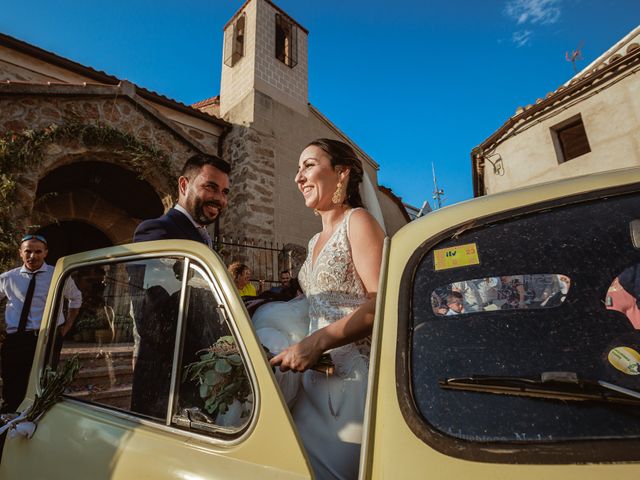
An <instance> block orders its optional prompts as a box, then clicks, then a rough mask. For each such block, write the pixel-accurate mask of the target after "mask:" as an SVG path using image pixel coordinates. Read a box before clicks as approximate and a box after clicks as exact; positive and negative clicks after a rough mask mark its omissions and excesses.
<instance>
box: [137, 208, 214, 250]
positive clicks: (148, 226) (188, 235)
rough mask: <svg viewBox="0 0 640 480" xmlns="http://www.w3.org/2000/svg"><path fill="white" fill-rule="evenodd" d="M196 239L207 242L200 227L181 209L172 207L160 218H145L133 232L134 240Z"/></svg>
mask: <svg viewBox="0 0 640 480" xmlns="http://www.w3.org/2000/svg"><path fill="white" fill-rule="evenodd" d="M174 238H175V239H182V240H195V241H196V242H200V243H204V244H206V242H205V240H204V239H203V238H202V236H201V235H200V233H198V229H196V227H194V226H193V223H191V221H190V220H189V219H188V218H187V216H186V215H184V214H183V213H182V212H180V211H179V210H176V209H175V208H171V209H170V210H169V211H168V212H167V213H165V214H164V215H162V216H161V217H158V218H152V219H150V220H145V221H144V222H142V223H141V224H140V225H138V228H136V231H135V233H134V234H133V241H134V242H146V241H150V240H168V239H174Z"/></svg>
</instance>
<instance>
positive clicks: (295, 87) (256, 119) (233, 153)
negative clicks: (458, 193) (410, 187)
mask: <svg viewBox="0 0 640 480" xmlns="http://www.w3.org/2000/svg"><path fill="white" fill-rule="evenodd" d="M224 32H225V35H224V45H223V59H224V60H225V61H224V64H223V66H222V77H221V85H220V97H219V105H217V104H214V105H213V106H212V104H208V106H207V102H206V101H204V102H203V105H204V106H203V107H202V108H203V109H204V110H205V111H211V112H214V113H217V112H219V115H220V116H221V117H222V118H223V119H224V120H226V121H228V122H229V123H231V124H233V125H234V128H233V131H232V132H231V133H230V134H229V135H228V136H227V137H226V138H225V146H224V152H225V156H224V158H226V159H229V161H230V163H231V164H232V165H233V169H234V178H237V177H239V182H237V183H236V182H234V188H233V192H232V194H231V198H230V202H231V203H233V204H234V205H241V204H242V208H241V209H239V210H237V211H234V212H229V214H228V215H227V220H231V223H232V224H235V225H238V224H240V222H241V219H242V218H248V217H249V218H250V217H253V218H254V220H253V221H251V222H249V223H250V225H247V229H248V230H247V234H248V235H250V236H257V237H258V238H264V239H265V240H270V239H275V241H277V242H282V243H295V244H298V245H304V246H306V243H307V241H308V239H309V238H310V237H311V236H312V235H313V234H314V233H315V232H317V231H319V230H320V228H321V224H320V220H319V219H318V218H317V217H315V216H314V215H313V214H312V213H311V212H310V211H309V209H308V208H306V207H305V206H304V202H303V201H302V199H301V196H300V193H299V192H298V190H297V188H296V185H295V184H294V180H293V179H294V176H295V172H296V171H297V168H298V158H299V156H300V152H302V150H303V149H304V147H305V146H306V145H307V144H308V143H309V142H310V141H311V140H314V139H316V138H322V137H328V138H335V139H338V140H342V141H344V142H347V143H349V144H351V145H352V146H353V147H354V149H355V150H356V152H357V153H358V155H359V157H360V158H361V159H362V160H363V163H364V168H365V170H366V172H367V173H368V175H369V177H370V178H371V181H372V183H373V184H374V185H378V182H377V172H378V169H379V166H378V164H377V163H376V162H375V161H374V160H373V159H372V158H371V157H369V156H368V155H367V154H366V153H365V152H364V151H363V150H362V149H360V148H359V147H358V145H356V144H355V143H354V142H353V141H352V140H351V139H350V138H349V137H348V136H347V135H346V134H344V133H343V132H342V131H340V129H339V128H338V127H336V125H334V124H333V123H332V122H331V121H330V120H329V119H328V118H326V117H325V116H324V115H323V114H322V113H321V112H320V111H319V110H318V109H317V108H316V107H314V106H313V105H311V104H310V103H309V99H308V47H307V46H308V31H307V29H305V28H304V27H303V26H301V25H300V24H299V23H298V22H296V21H295V20H294V19H292V18H291V17H289V16H288V15H287V14H286V13H285V12H283V11H282V10H281V9H280V8H278V6H277V5H275V4H274V3H272V2H271V1H269V0H249V1H247V2H246V3H245V4H244V5H243V6H242V7H241V8H240V9H239V10H238V12H237V13H236V14H235V15H234V16H233V17H232V18H231V20H230V21H229V22H228V23H227V25H226V26H225V29H224ZM238 35H240V36H241V39H242V40H241V41H242V46H241V48H240V47H238V48H236V53H237V54H236V55H235V56H234V47H237V42H238ZM278 42H280V45H278ZM282 51H284V54H281V55H280V56H278V53H279V52H282ZM387 192H388V193H391V192H389V191H388V189H387ZM396 198H397V197H396ZM378 199H379V201H380V204H381V207H382V210H383V215H384V217H385V223H386V227H387V231H388V233H389V234H393V233H395V232H396V231H397V230H398V229H399V228H400V227H402V226H403V225H405V224H406V223H407V222H408V216H407V214H406V212H405V210H404V208H402V206H401V203H400V204H399V202H397V201H396V199H395V198H393V194H392V193H391V195H389V194H387V193H383V192H378ZM399 205H400V206H399Z"/></svg>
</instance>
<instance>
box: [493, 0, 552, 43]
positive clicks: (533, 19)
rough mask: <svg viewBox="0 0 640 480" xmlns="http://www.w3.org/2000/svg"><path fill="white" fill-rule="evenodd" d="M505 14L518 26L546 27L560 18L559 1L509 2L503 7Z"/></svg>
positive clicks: (532, 0) (511, 0) (526, 0)
mask: <svg viewBox="0 0 640 480" xmlns="http://www.w3.org/2000/svg"><path fill="white" fill-rule="evenodd" d="M505 13H506V14H507V16H509V17H510V18H512V19H513V20H515V21H516V23H517V24H518V25H523V24H526V23H530V24H541V25H548V24H551V23H556V22H557V21H558V19H559V18H560V13H561V9H560V0H510V1H508V2H507V5H506V6H505ZM516 33H517V32H516ZM514 36H515V34H514Z"/></svg>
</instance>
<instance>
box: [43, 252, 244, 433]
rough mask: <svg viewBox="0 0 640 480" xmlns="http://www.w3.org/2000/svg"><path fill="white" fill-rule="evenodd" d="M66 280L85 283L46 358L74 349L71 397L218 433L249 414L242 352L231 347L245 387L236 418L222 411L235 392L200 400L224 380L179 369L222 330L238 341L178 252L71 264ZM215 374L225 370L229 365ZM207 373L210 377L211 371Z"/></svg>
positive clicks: (207, 284)
mask: <svg viewBox="0 0 640 480" xmlns="http://www.w3.org/2000/svg"><path fill="white" fill-rule="evenodd" d="M185 272H186V273H185ZM71 282H73V283H75V284H76V285H77V287H78V289H79V290H80V292H81V293H82V306H81V307H80V310H79V313H78V315H77V317H76V319H75V322H74V324H73V327H72V328H71V329H70V330H69V332H68V333H67V334H66V335H65V336H64V337H63V336H62V331H63V329H62V326H61V322H58V324H59V325H58V328H57V329H56V332H55V335H54V338H55V341H54V342H53V344H52V345H50V347H49V348H50V357H49V358H50V363H51V364H52V365H57V364H58V363H59V362H60V361H64V360H65V359H67V358H70V357H72V356H74V355H77V356H78V357H79V359H80V363H81V368H80V371H79V373H78V375H77V377H76V379H75V381H74V382H73V384H72V385H71V387H70V388H69V390H68V391H67V392H66V394H67V395H68V396H69V397H71V398H74V399H77V400H81V401H86V402H90V403H93V404H97V405H100V406H103V407H108V408H112V409H114V410H122V411H126V412H128V413H133V414H135V415H138V416H140V417H142V418H146V419H149V420H152V421H156V422H158V423H162V424H170V423H173V424H174V425H176V426H178V427H181V428H189V429H191V428H196V429H197V428H198V422H200V423H202V424H203V425H205V427H206V428H205V429H206V430H208V431H217V429H218V430H221V431H222V432H223V433H224V434H225V435H226V434H229V432H234V431H238V430H239V429H240V428H242V427H243V426H244V425H245V424H246V423H247V422H248V420H249V418H250V415H251V413H252V411H253V403H252V398H253V396H252V394H251V393H252V386H251V384H250V382H249V379H248V375H247V373H246V369H245V362H244V360H243V358H242V352H240V351H239V350H238V349H236V356H234V357H233V359H232V360H233V362H234V370H233V373H234V374H235V376H234V377H233V378H232V379H231V380H232V381H230V382H229V383H233V382H236V383H237V382H240V383H242V385H243V388H244V391H243V392H242V393H243V394H244V393H245V392H248V393H246V394H245V395H244V397H240V396H239V395H238V398H242V399H244V402H243V409H242V414H241V415H240V416H239V417H238V418H237V419H234V420H233V421H231V420H230V417H231V414H228V415H225V414H227V413H228V411H229V410H233V411H234V412H235V407H236V405H235V404H233V401H232V400H233V399H234V398H235V397H229V396H228V395H227V396H225V397H224V398H225V399H229V398H231V401H228V402H226V403H224V402H218V403H219V404H218V405H217V406H216V408H215V409H212V408H211V402H209V404H207V400H208V399H209V398H211V397H215V396H216V395H222V394H223V393H227V391H228V389H227V390H225V391H224V392H222V389H221V390H220V391H215V392H213V391H211V390H209V391H208V392H204V391H203V390H202V389H201V381H200V379H199V377H197V376H195V377H194V376H193V375H191V376H189V377H188V376H187V375H186V371H187V369H188V368H189V366H190V365H193V364H195V363H197V362H199V361H201V357H202V356H203V355H206V353H207V352H208V349H210V348H211V347H212V346H213V345H216V342H218V340H219V339H220V338H224V339H226V340H227V342H228V343H230V344H233V345H235V337H234V336H233V333H232V331H231V329H230V327H229V324H228V323H227V318H226V316H225V314H224V307H223V306H222V304H221V301H220V299H219V298H218V295H217V293H216V291H215V289H214V285H213V283H212V282H211V280H210V277H209V275H207V274H206V273H205V270H203V268H202V267H201V266H199V265H197V264H196V263H194V262H193V261H191V260H189V259H185V258H181V257H162V258H144V259H134V260H129V261H121V262H112V263H105V264H100V265H90V266H84V267H81V268H78V269H76V270H74V271H73V272H71V273H70V274H69V275H67V277H66V280H65V282H64V285H65V287H63V289H64V288H66V285H67V284H69V283H71ZM63 315H66V316H68V315H69V312H68V311H65V312H63ZM222 368H223V367H222V365H220V366H219V367H218V369H222ZM205 376H206V371H205ZM222 376H223V377H224V378H225V379H227V378H228V377H229V375H228V372H224V374H222ZM191 377H193V378H191ZM205 380H206V381H209V382H210V381H211V374H208V376H206V378H205ZM225 386H226V385H225ZM201 393H202V394H201ZM236 393H237V392H236ZM205 394H208V397H207V395H205ZM192 422H195V423H194V424H192Z"/></svg>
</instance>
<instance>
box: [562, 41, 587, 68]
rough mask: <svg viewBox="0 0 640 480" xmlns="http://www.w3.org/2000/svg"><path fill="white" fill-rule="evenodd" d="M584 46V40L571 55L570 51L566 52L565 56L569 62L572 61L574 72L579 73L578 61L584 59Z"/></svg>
mask: <svg viewBox="0 0 640 480" xmlns="http://www.w3.org/2000/svg"><path fill="white" fill-rule="evenodd" d="M582 47H584V42H580V46H579V47H578V48H576V49H575V50H574V51H573V52H571V55H569V52H565V53H564V58H566V60H567V62H571V65H572V66H573V73H578V68H577V67H576V62H577V61H578V60H582Z"/></svg>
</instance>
